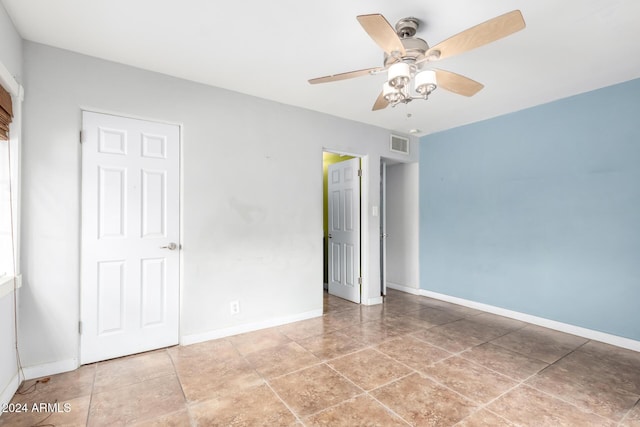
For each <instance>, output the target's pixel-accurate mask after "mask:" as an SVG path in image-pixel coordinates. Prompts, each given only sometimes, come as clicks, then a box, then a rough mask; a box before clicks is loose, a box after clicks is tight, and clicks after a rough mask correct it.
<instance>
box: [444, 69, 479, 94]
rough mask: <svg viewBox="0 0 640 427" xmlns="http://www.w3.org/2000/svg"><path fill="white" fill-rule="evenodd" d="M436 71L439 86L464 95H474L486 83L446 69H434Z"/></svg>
mask: <svg viewBox="0 0 640 427" xmlns="http://www.w3.org/2000/svg"><path fill="white" fill-rule="evenodd" d="M433 71H435V72H436V82H437V83H438V87H439V88H442V89H444V90H448V91H449V92H453V93H457V94H458V95H463V96H473V95H475V94H476V93H478V92H479V91H480V90H481V89H482V88H483V87H484V85H483V84H482V83H478V82H477V81H475V80H471V79H470V78H469V77H465V76H461V75H460V74H456V73H452V72H451V71H445V70H433Z"/></svg>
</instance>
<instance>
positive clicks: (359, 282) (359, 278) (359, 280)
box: [358, 277, 362, 285]
mask: <svg viewBox="0 0 640 427" xmlns="http://www.w3.org/2000/svg"><path fill="white" fill-rule="evenodd" d="M358 285H362V277H358Z"/></svg>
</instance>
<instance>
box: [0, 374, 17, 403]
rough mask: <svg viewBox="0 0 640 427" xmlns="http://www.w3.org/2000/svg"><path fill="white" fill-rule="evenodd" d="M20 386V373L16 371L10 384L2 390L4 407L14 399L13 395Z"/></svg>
mask: <svg viewBox="0 0 640 427" xmlns="http://www.w3.org/2000/svg"><path fill="white" fill-rule="evenodd" d="M18 387H20V373H19V372H16V374H15V375H14V376H13V378H11V381H9V384H7V386H6V387H5V388H4V390H2V394H0V405H2V407H3V408H4V407H5V405H6V404H7V403H9V402H11V399H13V395H14V394H16V391H18Z"/></svg>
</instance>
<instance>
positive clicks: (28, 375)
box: [23, 359, 80, 380]
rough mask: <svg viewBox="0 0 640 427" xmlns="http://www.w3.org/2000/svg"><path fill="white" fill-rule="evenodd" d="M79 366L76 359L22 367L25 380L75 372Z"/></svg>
mask: <svg viewBox="0 0 640 427" xmlns="http://www.w3.org/2000/svg"><path fill="white" fill-rule="evenodd" d="M79 366H80V365H79V364H78V359H67V360H60V361H58V362H52V363H43V364H42V365H35V366H28V367H24V368H23V371H24V378H25V380H31V379H34V378H42V377H46V376H48V375H55V374H61V373H63V372H69V371H75V370H76V369H78V367H79Z"/></svg>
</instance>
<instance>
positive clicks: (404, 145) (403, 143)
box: [389, 135, 409, 154]
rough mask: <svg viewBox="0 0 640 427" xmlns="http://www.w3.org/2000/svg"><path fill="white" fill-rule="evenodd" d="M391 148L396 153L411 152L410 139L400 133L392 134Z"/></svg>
mask: <svg viewBox="0 0 640 427" xmlns="http://www.w3.org/2000/svg"><path fill="white" fill-rule="evenodd" d="M389 150H390V151H393V152H394V153H402V154H409V139H408V138H404V137H402V136H398V135H391V141H390V143H389Z"/></svg>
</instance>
